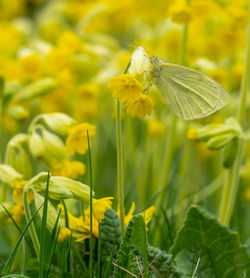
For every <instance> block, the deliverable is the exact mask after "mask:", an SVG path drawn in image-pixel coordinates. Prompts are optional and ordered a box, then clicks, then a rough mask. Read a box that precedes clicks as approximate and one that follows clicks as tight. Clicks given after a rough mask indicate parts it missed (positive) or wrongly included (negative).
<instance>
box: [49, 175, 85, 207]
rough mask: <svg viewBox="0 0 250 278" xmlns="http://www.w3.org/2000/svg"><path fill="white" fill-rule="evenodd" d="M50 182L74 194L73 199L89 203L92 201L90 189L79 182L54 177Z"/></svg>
mask: <svg viewBox="0 0 250 278" xmlns="http://www.w3.org/2000/svg"><path fill="white" fill-rule="evenodd" d="M50 180H51V181H52V182H53V183H54V184H57V185H60V186H61V187H62V188H65V189H67V190H69V191H70V192H71V193H72V194H73V198H75V199H77V200H80V201H82V202H85V203H88V202H89V199H90V188H89V186H88V185H85V184H83V183H80V182H78V181H74V180H71V179H69V178H65V177H54V176H52V177H51V178H50Z"/></svg>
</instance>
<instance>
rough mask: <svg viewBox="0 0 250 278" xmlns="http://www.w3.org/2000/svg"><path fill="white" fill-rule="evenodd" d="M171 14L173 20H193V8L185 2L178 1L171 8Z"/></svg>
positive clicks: (182, 21)
mask: <svg viewBox="0 0 250 278" xmlns="http://www.w3.org/2000/svg"><path fill="white" fill-rule="evenodd" d="M169 16H170V18H171V20H172V21H173V22H176V23H180V24H182V23H187V22H189V21H190V20H191V10H190V8H189V7H187V6H186V5H185V4H183V3H177V4H175V5H173V6H172V7H171V8H170V10H169Z"/></svg>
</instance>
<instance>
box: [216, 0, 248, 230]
mask: <svg viewBox="0 0 250 278" xmlns="http://www.w3.org/2000/svg"><path fill="white" fill-rule="evenodd" d="M248 10H249V13H250V0H249V1H248ZM245 55H246V56H245V67H244V74H243V78H242V82H241V88H240V104H239V109H238V115H237V119H238V122H239V124H241V125H242V124H243V121H244V115H245V110H246V99H247V90H248V81H249V74H250V17H248V27H247V46H246V53H245ZM243 150H244V140H243V139H242V138H240V139H239V146H238V151H237V155H236V159H235V162H234V164H233V165H232V166H231V168H232V169H230V171H232V175H231V177H230V176H228V180H229V181H228V185H227V184H226V186H228V187H229V185H230V193H229V196H228V200H227V208H226V210H225V211H226V214H225V216H224V217H222V219H221V222H222V223H223V224H225V225H229V224H230V221H231V217H232V211H233V208H234V204H235V200H236V197H237V191H238V187H239V177H240V165H241V161H242V158H243ZM229 174H230V173H229V172H228V175H229ZM225 202H226V201H225Z"/></svg>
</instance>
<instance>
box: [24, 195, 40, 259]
mask: <svg viewBox="0 0 250 278" xmlns="http://www.w3.org/2000/svg"><path fill="white" fill-rule="evenodd" d="M23 207H24V212H25V217H26V220H27V222H28V223H29V222H30V225H29V232H30V237H31V240H32V242H33V246H34V249H35V252H36V256H37V259H38V260H40V243H39V240H38V237H37V233H36V229H35V225H34V223H33V221H31V219H32V217H31V212H30V208H29V203H28V191H25V192H23Z"/></svg>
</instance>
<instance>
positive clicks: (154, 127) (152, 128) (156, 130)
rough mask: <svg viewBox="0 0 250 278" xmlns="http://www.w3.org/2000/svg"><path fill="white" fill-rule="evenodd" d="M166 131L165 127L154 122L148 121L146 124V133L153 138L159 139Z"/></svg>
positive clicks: (160, 123)
mask: <svg viewBox="0 0 250 278" xmlns="http://www.w3.org/2000/svg"><path fill="white" fill-rule="evenodd" d="M165 131H166V125H165V124H164V123H162V122H159V121H156V120H150V121H149V122H148V132H149V134H150V135H151V136H153V137H159V136H161V135H163V134H164V133H165Z"/></svg>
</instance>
